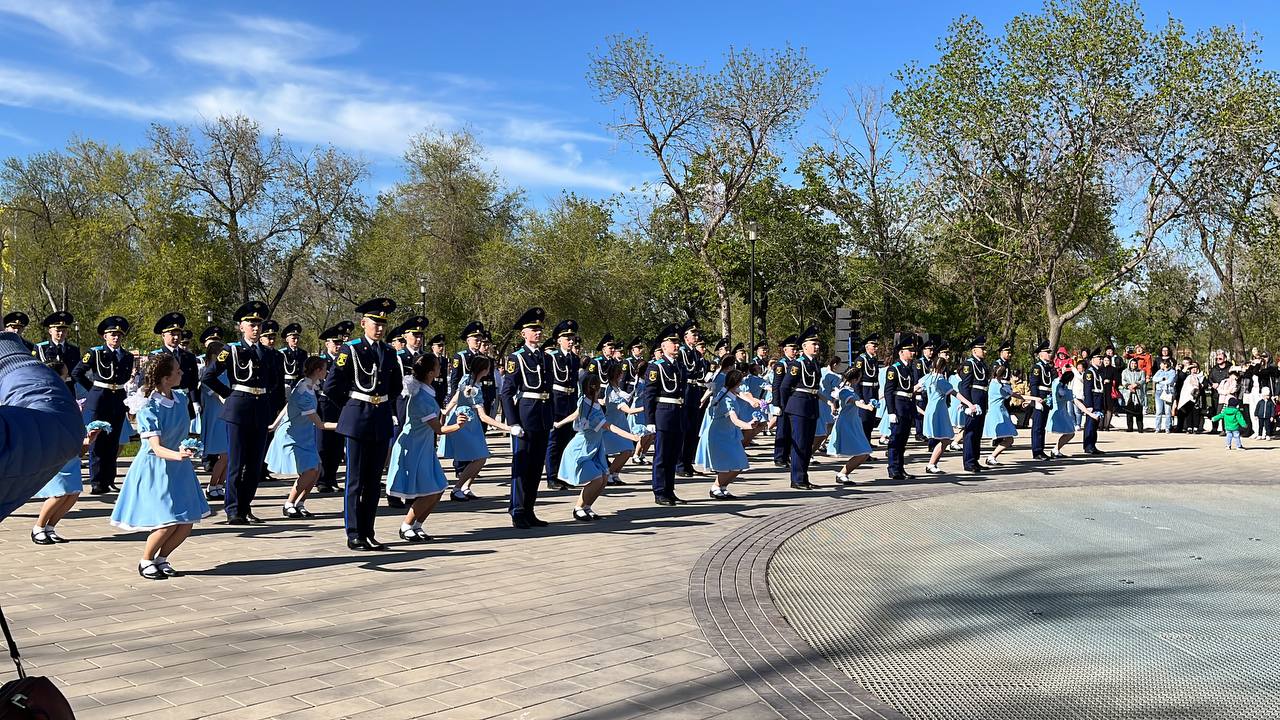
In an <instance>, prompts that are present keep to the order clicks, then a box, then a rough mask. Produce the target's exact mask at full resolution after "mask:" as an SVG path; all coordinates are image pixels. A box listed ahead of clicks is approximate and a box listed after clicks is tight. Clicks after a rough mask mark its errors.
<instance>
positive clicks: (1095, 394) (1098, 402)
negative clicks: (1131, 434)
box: [1081, 348, 1111, 455]
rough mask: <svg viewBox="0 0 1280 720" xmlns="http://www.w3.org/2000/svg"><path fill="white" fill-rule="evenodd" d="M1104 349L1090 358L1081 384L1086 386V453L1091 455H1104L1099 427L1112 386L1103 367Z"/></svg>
mask: <svg viewBox="0 0 1280 720" xmlns="http://www.w3.org/2000/svg"><path fill="white" fill-rule="evenodd" d="M1104 359H1105V358H1103V356H1102V349H1101V348H1098V349H1095V350H1094V351H1093V353H1092V354H1091V355H1090V356H1089V367H1087V368H1085V369H1084V376H1083V377H1082V378H1081V384H1082V385H1083V386H1084V397H1083V398H1081V400H1083V401H1084V404H1085V407H1086V408H1088V410H1087V411H1086V412H1085V414H1084V451H1085V452H1086V453H1088V454H1090V455H1102V454H1103V451H1101V450H1099V449H1098V426H1099V425H1101V424H1102V418H1103V416H1104V415H1105V413H1106V411H1107V402H1108V401H1109V400H1110V398H1109V397H1108V395H1109V391H1110V388H1111V386H1110V384H1109V382H1108V380H1107V372H1108V368H1104V367H1103V366H1102V361H1103V360H1104Z"/></svg>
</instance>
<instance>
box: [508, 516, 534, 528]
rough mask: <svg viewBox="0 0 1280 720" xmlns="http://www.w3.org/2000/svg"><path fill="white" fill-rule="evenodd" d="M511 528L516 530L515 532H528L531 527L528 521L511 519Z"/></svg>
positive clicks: (516, 518) (519, 518) (520, 518)
mask: <svg viewBox="0 0 1280 720" xmlns="http://www.w3.org/2000/svg"><path fill="white" fill-rule="evenodd" d="M511 527H513V528H516V529H517V530H528V529H529V528H531V527H533V526H532V525H530V524H529V521H528V520H526V519H525V518H523V517H513V518H511Z"/></svg>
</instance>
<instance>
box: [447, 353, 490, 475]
mask: <svg viewBox="0 0 1280 720" xmlns="http://www.w3.org/2000/svg"><path fill="white" fill-rule="evenodd" d="M477 398H479V399H480V401H481V402H484V391H483V390H482V389H481V387H480V385H479V384H478V383H477V382H476V381H475V380H473V379H472V377H471V374H470V373H468V374H466V375H463V376H462V379H460V380H458V393H457V395H456V399H455V400H454V406H453V412H450V413H449V417H448V418H446V419H445V422H444V424H445V425H453V424H454V423H456V422H457V421H458V416H459V415H467V416H468V417H467V420H468V422H467V424H466V425H463V426H462V429H461V430H459V431H457V432H454V433H449V434H448V435H445V436H444V437H442V438H440V457H442V458H451V459H453V460H454V461H456V462H460V463H468V462H471V461H472V460H483V459H485V458H487V457H489V443H487V442H485V439H484V423H482V422H480V415H479V414H478V413H477V412H476V399H477Z"/></svg>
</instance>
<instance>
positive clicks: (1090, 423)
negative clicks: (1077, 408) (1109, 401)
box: [1084, 408, 1102, 452]
mask: <svg viewBox="0 0 1280 720" xmlns="http://www.w3.org/2000/svg"><path fill="white" fill-rule="evenodd" d="M1089 409H1090V410H1091V411H1093V412H1097V413H1101V412H1102V409H1101V408H1089ZM1099 424H1101V423H1100V422H1099V421H1098V420H1094V419H1093V416H1092V415H1085V416H1084V451H1085V452H1093V451H1094V450H1097V449H1098V425H1099Z"/></svg>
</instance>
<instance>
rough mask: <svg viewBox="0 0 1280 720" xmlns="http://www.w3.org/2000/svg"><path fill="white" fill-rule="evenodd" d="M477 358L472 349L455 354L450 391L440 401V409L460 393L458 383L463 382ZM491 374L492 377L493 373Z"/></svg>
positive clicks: (450, 371) (451, 366) (451, 368)
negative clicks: (472, 362) (454, 395)
mask: <svg viewBox="0 0 1280 720" xmlns="http://www.w3.org/2000/svg"><path fill="white" fill-rule="evenodd" d="M475 356H476V354H475V353H473V352H471V348H463V349H461V350H459V351H458V352H456V353H454V354H453V361H452V362H450V363H449V390H448V392H447V393H446V394H445V396H444V397H443V398H441V399H440V407H444V406H445V404H446V401H447V400H448V399H449V398H451V397H453V394H454V393H455V392H457V391H458V383H459V382H461V380H462V376H463V375H466V374H467V369H468V368H470V367H471V358H473V357H475ZM489 374H490V375H492V374H493V373H489Z"/></svg>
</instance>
